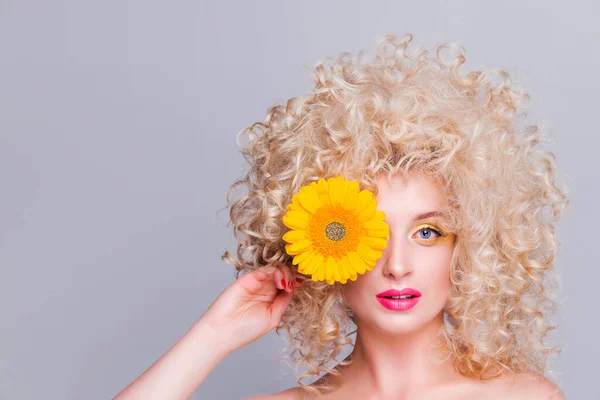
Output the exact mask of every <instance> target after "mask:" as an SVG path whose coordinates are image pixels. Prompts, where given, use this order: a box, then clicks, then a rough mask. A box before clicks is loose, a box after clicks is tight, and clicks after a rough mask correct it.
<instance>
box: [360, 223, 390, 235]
mask: <svg viewBox="0 0 600 400" xmlns="http://www.w3.org/2000/svg"><path fill="white" fill-rule="evenodd" d="M363 228H364V229H366V234H367V235H368V236H375V237H382V238H387V237H388V236H389V235H390V227H389V225H388V224H387V223H386V222H385V221H378V220H373V219H371V220H370V221H367V222H365V223H364V224H363Z"/></svg>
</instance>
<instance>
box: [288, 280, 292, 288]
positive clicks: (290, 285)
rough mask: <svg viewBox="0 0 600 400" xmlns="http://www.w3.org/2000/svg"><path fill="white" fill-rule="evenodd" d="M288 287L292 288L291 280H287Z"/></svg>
mask: <svg viewBox="0 0 600 400" xmlns="http://www.w3.org/2000/svg"><path fill="white" fill-rule="evenodd" d="M288 288H290V289H292V281H289V282H288Z"/></svg>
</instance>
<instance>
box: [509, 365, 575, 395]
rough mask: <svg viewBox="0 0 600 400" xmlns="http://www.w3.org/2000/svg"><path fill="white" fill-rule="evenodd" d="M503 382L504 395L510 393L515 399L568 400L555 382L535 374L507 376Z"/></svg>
mask: <svg viewBox="0 0 600 400" xmlns="http://www.w3.org/2000/svg"><path fill="white" fill-rule="evenodd" d="M502 380H503V384H502V386H503V387H504V389H506V392H504V393H507V392H508V393H510V394H511V395H513V396H514V397H513V398H523V399H531V400H546V399H548V400H566V397H565V395H564V394H563V392H562V391H561V390H560V388H559V387H558V386H557V385H556V384H555V383H554V382H552V381H551V380H550V379H548V378H547V377H545V376H543V375H540V374H537V373H534V372H527V373H521V374H516V375H511V376H506V377H504V378H503V379H502ZM503 391H504V390H503Z"/></svg>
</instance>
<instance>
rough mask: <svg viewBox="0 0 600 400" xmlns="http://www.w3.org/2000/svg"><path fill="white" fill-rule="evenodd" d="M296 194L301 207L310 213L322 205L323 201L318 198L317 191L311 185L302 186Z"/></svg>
mask: <svg viewBox="0 0 600 400" xmlns="http://www.w3.org/2000/svg"><path fill="white" fill-rule="evenodd" d="M297 196H298V201H299V202H300V204H302V207H304V208H306V209H307V210H308V211H309V212H310V213H312V214H314V213H315V212H316V211H317V210H318V209H319V208H320V207H321V206H323V202H322V201H321V199H319V193H318V192H317V191H316V190H315V189H314V188H313V187H312V186H303V187H302V188H300V191H299V192H298V194H297Z"/></svg>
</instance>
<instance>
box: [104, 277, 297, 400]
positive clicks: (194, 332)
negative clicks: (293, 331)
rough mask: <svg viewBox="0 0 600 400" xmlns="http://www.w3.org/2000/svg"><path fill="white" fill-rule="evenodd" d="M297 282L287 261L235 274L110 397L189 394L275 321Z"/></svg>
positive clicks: (182, 396) (121, 399)
mask: <svg viewBox="0 0 600 400" xmlns="http://www.w3.org/2000/svg"><path fill="white" fill-rule="evenodd" d="M282 280H283V281H284V282H285V285H286V286H285V287H284V286H283V285H282V282H281V281H282ZM300 284H301V282H296V281H295V277H294V276H293V273H292V270H291V269H290V267H288V266H287V265H277V266H274V265H268V266H264V267H261V268H258V269H256V270H254V271H251V272H249V273H246V274H245V275H242V276H240V277H239V278H238V279H237V280H235V281H234V282H233V283H232V284H231V285H230V286H229V287H227V288H226V289H225V290H224V291H223V292H222V293H221V294H220V295H219V296H218V297H217V298H216V300H215V301H214V302H213V303H212V304H211V305H210V306H209V308H208V309H207V310H206V311H205V313H204V314H202V316H201V317H200V319H199V320H198V321H197V322H196V323H195V324H194V325H193V326H192V328H190V330H189V331H188V332H187V333H186V334H185V335H184V336H183V337H182V338H181V339H179V341H177V343H175V344H174V345H173V346H172V347H171V348H170V349H169V350H168V351H167V352H166V353H165V354H163V355H162V356H161V357H160V358H159V359H158V360H157V361H156V362H155V363H154V364H153V365H152V366H151V367H150V368H148V370H146V371H145V372H144V373H143V374H142V375H141V376H140V377H138V378H137V379H136V380H135V381H133V382H132V383H130V384H129V385H128V386H127V387H126V388H125V389H123V390H122V391H121V392H120V393H119V394H117V395H116V396H115V397H114V399H116V400H126V399H144V400H146V399H147V400H152V399H188V398H189V397H190V396H191V395H192V393H193V392H194V391H195V390H196V389H197V388H198V386H199V385H200V384H201V383H202V381H203V380H204V379H205V378H206V376H207V375H208V374H209V373H210V371H212V370H213V369H214V368H215V366H216V365H217V364H218V363H219V362H220V361H221V360H222V359H223V358H225V357H226V356H227V355H228V354H230V353H232V352H233V351H235V350H236V349H239V348H241V347H244V346H246V345H248V344H250V343H252V342H254V341H255V340H257V339H259V338H261V337H263V336H264V335H266V334H267V333H268V332H270V331H271V330H273V329H274V328H275V327H277V325H279V322H280V321H281V317H282V316H283V314H284V312H285V311H286V310H287V308H288V307H289V304H290V302H291V300H292V297H293V293H294V290H295V287H298V286H299V285H300Z"/></svg>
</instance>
